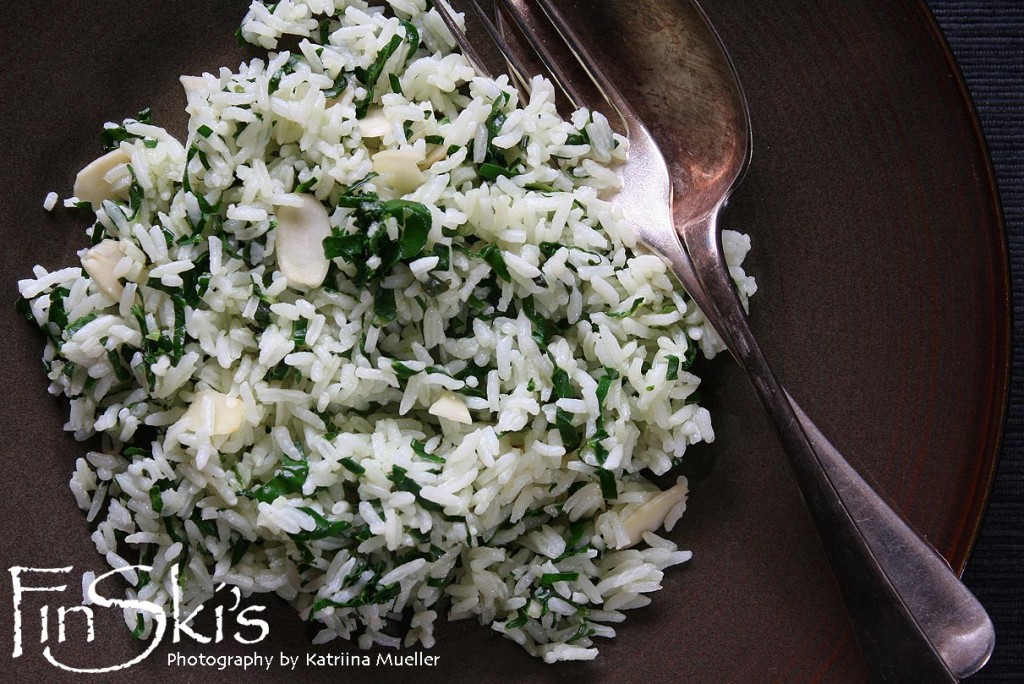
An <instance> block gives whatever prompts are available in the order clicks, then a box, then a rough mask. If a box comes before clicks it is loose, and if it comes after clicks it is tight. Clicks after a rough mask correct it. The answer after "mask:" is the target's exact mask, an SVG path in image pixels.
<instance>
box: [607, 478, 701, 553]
mask: <svg viewBox="0 0 1024 684" xmlns="http://www.w3.org/2000/svg"><path fill="white" fill-rule="evenodd" d="M688 491H689V490H688V488H687V486H686V483H685V482H680V483H679V484H677V485H676V486H675V487H672V488H670V489H666V490H665V491H663V492H662V493H660V494H658V495H657V496H655V497H654V498H653V499H651V500H650V501H648V502H647V503H645V504H643V505H642V506H640V508H638V509H636V510H635V511H633V513H632V514H631V515H630V516H629V517H628V518H626V522H625V523H624V526H625V528H626V533H627V534H628V535H629V542H628V543H627V544H626V545H625V546H623V547H621V548H626V549H628V548H629V547H631V546H635V545H637V544H639V543H640V541H641V540H643V538H644V532H654V531H655V530H656V529H658V528H659V527H661V526H662V525H663V524H664V523H665V516H667V515H668V512H669V511H671V510H672V509H673V508H674V507H675V505H676V504H678V503H679V502H680V501H683V500H685V499H686V494H687V492H688Z"/></svg>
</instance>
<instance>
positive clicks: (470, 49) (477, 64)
mask: <svg viewBox="0 0 1024 684" xmlns="http://www.w3.org/2000/svg"><path fill="white" fill-rule="evenodd" d="M467 3H468V4H469V6H470V7H472V9H473V12H474V14H475V15H476V18H477V20H478V21H479V22H480V25H481V26H482V27H483V29H484V31H485V32H486V33H487V35H488V37H489V38H490V39H491V42H493V43H494V45H495V47H497V48H498V52H500V53H501V56H502V58H503V59H504V60H505V65H506V67H507V71H508V72H509V76H510V77H511V78H512V84H513V85H514V86H515V87H516V88H517V89H518V90H519V92H520V94H521V95H523V96H527V95H529V92H530V89H529V85H530V81H529V77H528V74H529V71H530V70H529V67H527V65H526V62H525V60H524V59H523V58H522V56H521V55H520V53H519V52H518V51H517V50H516V49H514V48H513V47H512V46H511V45H509V43H508V42H507V41H506V40H505V38H504V30H503V27H500V26H498V25H496V24H495V22H494V20H493V19H492V18H491V16H490V15H488V13H487V12H486V11H485V10H484V8H483V7H481V6H480V3H479V2H478V0H467ZM434 6H435V8H436V9H437V12H438V14H440V15H441V19H442V20H443V21H444V23H445V26H447V27H448V30H449V31H451V34H452V36H453V37H454V38H455V42H456V43H457V44H458V46H459V49H460V50H461V51H462V54H463V55H465V56H466V59H468V60H469V63H470V64H471V65H472V66H473V68H474V69H475V70H476V72H477V73H479V74H480V75H482V76H486V77H488V78H494V76H495V74H494V73H493V71H492V69H491V68H490V67H489V66H488V64H487V60H486V59H485V58H484V57H483V55H482V53H481V52H480V51H479V50H477V49H476V47H475V46H474V44H473V41H471V40H470V39H469V37H468V36H467V35H466V32H465V31H464V30H463V29H462V28H461V27H460V26H459V25H458V22H457V21H456V19H455V10H454V9H453V8H452V7H451V5H450V4H449V3H448V1H447V0H438V2H436V3H435V5H434Z"/></svg>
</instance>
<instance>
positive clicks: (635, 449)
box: [19, 0, 754, 662]
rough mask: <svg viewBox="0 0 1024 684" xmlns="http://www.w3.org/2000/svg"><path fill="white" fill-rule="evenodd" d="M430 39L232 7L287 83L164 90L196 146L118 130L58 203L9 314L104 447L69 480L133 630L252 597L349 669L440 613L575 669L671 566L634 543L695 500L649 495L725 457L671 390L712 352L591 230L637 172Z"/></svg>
mask: <svg viewBox="0 0 1024 684" xmlns="http://www.w3.org/2000/svg"><path fill="white" fill-rule="evenodd" d="M427 6H428V3H427V2H426V1H425V0H390V1H389V2H388V3H387V5H386V6H384V7H372V6H368V5H367V4H366V3H364V2H361V1H359V0H333V1H332V0H306V1H304V2H299V1H296V2H291V1H289V0H284V1H282V2H279V3H276V4H275V5H273V6H265V5H264V4H261V3H258V2H257V3H253V5H252V7H251V9H250V11H249V13H248V15H247V16H246V18H245V21H244V23H243V25H242V29H241V31H240V36H242V37H244V39H245V40H248V41H249V42H252V43H254V44H258V45H260V46H262V47H265V48H268V49H275V48H276V47H277V43H278V39H279V38H281V37H282V36H284V35H286V34H287V35H291V36H298V37H300V38H301V44H300V46H299V49H298V51H295V52H277V53H274V52H271V53H270V54H269V56H268V57H267V58H266V59H253V60H252V61H250V62H248V63H246V64H242V65H241V66H240V67H239V68H238V69H237V70H236V71H231V70H228V69H222V70H221V71H220V72H219V73H217V74H204V75H203V76H200V77H183V78H182V83H183V85H184V88H185V92H186V94H187V100H188V113H189V115H190V123H189V129H188V139H187V141H186V142H185V143H184V144H182V143H181V142H179V141H178V140H175V139H174V138H173V137H172V136H171V135H170V134H168V133H167V132H166V131H165V130H163V129H161V128H159V127H157V126H155V125H153V124H152V123H151V122H150V121H149V117H148V113H146V112H143V113H141V114H140V115H139V116H138V117H136V118H135V119H130V120H127V121H125V122H124V123H123V124H120V125H114V124H109V125H108V126H107V128H106V129H105V130H104V132H103V140H104V142H105V145H106V149H107V153H106V154H105V156H104V157H102V158H101V159H100V160H99V161H98V162H97V163H96V164H95V165H93V167H92V170H91V171H88V173H87V172H86V171H83V174H84V175H85V179H84V180H83V177H82V176H81V175H80V177H79V183H80V186H81V190H79V185H76V193H77V194H78V196H76V197H73V198H71V199H69V200H67V201H66V202H65V204H67V205H74V204H78V205H80V206H84V205H83V204H82V203H83V201H89V202H91V210H90V211H89V214H88V215H89V216H90V217H91V216H93V213H94V215H95V222H94V224H93V225H92V226H91V227H90V228H89V229H88V231H87V233H88V235H89V236H90V238H91V242H92V246H91V247H90V248H88V249H83V250H82V252H81V254H80V256H81V259H82V265H81V266H73V267H68V268H64V269H61V270H57V271H54V272H47V271H46V270H44V269H43V268H42V267H38V266H37V267H36V268H35V271H34V277H33V278H30V279H26V280H23V281H21V282H20V283H19V286H20V291H21V295H22V299H21V300H20V301H19V306H20V308H21V309H22V311H23V313H25V315H26V316H27V317H28V318H29V319H30V320H32V321H33V322H34V323H36V324H37V325H38V326H39V327H40V328H41V329H42V331H43V332H44V333H45V335H46V336H47V338H48V340H47V344H46V348H45V353H44V362H45V366H46V368H47V370H48V375H49V378H50V380H51V381H52V384H51V385H50V391H51V392H52V393H54V394H63V395H65V396H66V397H68V399H69V400H70V420H69V421H68V423H67V425H66V426H65V429H67V430H70V431H73V432H74V434H75V436H76V437H77V438H79V439H83V440H84V439H87V438H90V437H92V436H93V435H96V434H99V435H101V437H102V445H103V446H102V451H96V452H91V453H89V454H88V455H87V456H86V457H84V458H80V459H79V460H78V462H77V463H76V467H75V472H74V475H73V478H72V480H71V489H72V491H73V493H74V496H75V497H76V498H77V501H78V504H79V505H80V506H81V507H82V508H83V509H84V510H85V511H87V515H88V519H89V520H90V521H92V522H93V523H94V524H95V532H94V534H93V539H94V541H95V544H96V548H97V550H98V551H99V552H100V553H101V554H103V555H105V557H106V559H107V561H108V562H109V563H110V565H111V566H112V567H115V568H117V567H124V566H126V565H129V564H131V563H134V562H141V563H142V564H143V565H146V566H150V567H151V570H150V571H148V572H144V573H136V572H134V571H132V572H127V573H126V577H127V579H128V581H129V584H130V585H131V586H129V588H128V590H127V596H128V597H129V598H133V599H139V600H146V601H151V602H154V603H156V604H158V605H164V606H166V605H169V603H170V597H171V592H172V589H173V584H174V583H175V582H177V585H178V587H179V591H181V592H182V596H183V608H182V614H188V612H190V611H191V610H192V609H194V608H195V607H196V606H198V605H199V604H200V603H201V602H202V601H204V600H206V599H208V598H209V597H210V596H211V595H212V594H213V592H214V589H215V588H216V587H217V586H219V585H220V584H221V583H225V584H226V585H228V586H237V587H239V588H240V589H241V590H242V591H243V592H244V593H245V594H246V595H248V594H250V593H252V592H274V593H276V594H278V595H279V596H281V597H282V598H284V599H285V600H287V601H289V602H290V603H291V604H292V605H293V606H294V607H295V609H296V610H297V611H299V612H300V613H301V615H302V616H303V617H305V618H308V619H310V620H316V621H318V622H319V623H320V624H321V625H322V631H320V632H319V635H318V636H317V637H316V641H317V642H318V643H322V642H326V641H329V640H331V639H334V638H337V637H341V638H344V639H353V640H357V641H358V644H359V645H360V646H361V647H363V648H369V647H371V646H373V645H378V644H379V645H383V646H389V647H398V646H400V645H402V644H404V645H406V646H410V645H414V644H417V643H419V644H422V645H423V646H425V647H429V646H431V645H432V644H433V643H434V636H433V630H434V624H435V622H436V620H437V618H438V615H439V613H442V612H446V613H447V615H448V617H449V618H450V619H458V618H466V617H474V618H476V619H477V620H479V621H480V623H482V624H485V625H490V627H491V628H492V629H494V630H496V631H498V632H501V633H503V634H505V635H506V636H507V637H508V638H510V639H512V640H514V641H516V642H517V643H519V644H521V645H522V646H523V647H524V648H525V649H526V650H527V651H528V652H529V653H531V654H534V655H537V656H541V657H543V658H544V660H546V661H548V662H553V661H557V660H574V659H591V658H594V657H595V656H596V655H597V649H596V647H595V637H611V636H614V634H615V629H614V627H613V625H614V624H615V623H618V622H621V621H622V620H623V619H624V614H623V611H625V610H627V609H631V608H637V607H640V606H643V605H645V604H647V603H648V602H649V598H648V597H647V596H646V594H648V593H650V592H653V591H655V590H657V589H659V588H660V587H661V581H662V577H663V572H664V570H665V569H666V568H667V567H669V566H672V565H676V564H679V563H682V562H684V561H686V560H687V559H689V558H690V553H689V552H688V551H683V550H679V549H678V548H677V547H676V545H675V544H674V543H672V542H671V541H668V540H666V539H664V538H663V537H661V536H658V535H656V534H654V533H653V531H652V530H653V528H654V527H660V525H661V523H662V521H663V522H664V528H665V529H668V530H671V529H672V526H673V524H674V523H675V522H676V520H677V519H678V518H679V516H680V515H681V514H682V513H683V510H684V508H685V493H686V492H685V487H686V484H685V480H684V479H683V478H679V483H678V484H677V486H676V487H674V488H673V489H672V490H670V494H669V495H662V496H660V497H659V498H656V497H658V495H659V494H660V492H659V490H658V489H657V488H656V487H655V486H654V485H653V484H651V483H650V482H649V481H647V480H646V479H645V478H644V477H642V476H641V475H640V474H639V473H640V471H641V470H642V469H649V470H650V471H652V472H653V473H656V474H663V473H665V472H667V471H669V469H671V468H672V467H673V465H675V464H678V463H679V461H680V459H682V458H683V457H684V453H685V451H686V449H687V447H688V446H689V445H691V444H694V443H696V442H701V441H711V440H712V439H713V438H714V433H713V430H712V426H711V422H710V419H709V415H708V412H707V410H706V409H704V408H702V407H700V406H699V405H698V404H697V403H696V402H695V398H694V393H695V391H696V390H697V387H698V385H699V379H698V378H697V377H695V376H694V375H693V374H691V373H690V372H689V370H688V369H689V367H690V364H691V362H692V361H693V359H694V356H695V355H696V353H697V352H698V350H699V351H700V352H701V353H702V354H704V355H705V356H712V355H714V353H715V352H716V351H718V350H719V349H720V347H721V343H720V341H719V340H718V338H717V337H716V336H715V335H714V333H713V331H711V330H710V329H709V328H708V326H707V325H706V323H705V321H704V319H703V317H702V316H701V314H700V313H699V312H698V311H697V310H696V308H695V307H694V305H693V304H692V302H691V301H690V300H689V298H688V297H686V295H685V294H684V292H683V291H682V290H681V289H680V288H678V287H677V286H676V284H675V282H674V281H673V279H672V278H671V277H670V275H669V273H667V271H666V267H665V265H664V264H663V262H662V261H661V260H660V259H659V258H658V257H656V256H654V255H651V254H648V253H645V252H644V251H643V250H641V249H637V245H636V240H635V238H634V236H633V235H632V234H631V232H630V230H629V228H628V226H627V225H626V224H625V223H624V222H623V220H622V218H621V216H620V215H619V214H617V212H616V211H615V210H614V209H613V208H612V206H611V205H610V204H609V203H608V201H607V198H608V197H610V196H611V195H612V194H614V191H615V190H616V189H617V187H618V182H619V181H618V178H617V176H616V173H615V171H614V166H615V165H616V164H617V163H619V162H621V161H622V160H623V159H624V158H625V156H626V154H627V145H626V141H625V140H624V139H623V138H622V137H620V136H618V135H617V134H613V132H612V130H611V128H610V127H609V125H608V123H607V121H605V120H604V119H603V118H602V117H601V116H600V115H597V114H590V113H589V112H586V111H580V112H576V113H575V114H574V115H573V116H572V117H571V120H569V121H565V120H563V119H562V118H560V117H559V115H558V113H557V111H556V110H555V105H554V93H553V89H552V86H551V84H550V83H548V82H547V81H545V80H543V79H540V78H537V79H534V81H533V83H532V93H531V95H530V96H529V98H528V100H525V101H523V100H521V99H520V97H519V95H518V94H517V92H516V90H515V89H514V88H513V87H511V86H510V85H509V83H508V81H507V79H506V78H505V77H502V78H500V79H498V80H497V81H493V80H489V79H484V78H480V77H477V76H476V75H475V74H474V72H473V70H472V68H471V67H470V66H469V65H468V63H467V61H466V60H465V59H464V58H463V57H462V56H461V55H460V54H458V53H456V52H454V51H453V50H454V41H453V39H452V37H451V35H450V34H449V33H448V31H447V30H446V29H445V27H444V25H443V24H442V22H441V19H440V17H439V16H438V15H437V13H436V11H435V10H433V9H427ZM90 194H91V199H90V198H89V197H83V196H82V195H90ZM54 201H55V198H53V197H49V198H48V199H47V204H48V205H49V207H52V206H53V203H54ZM318 231H319V232H318ZM726 246H727V254H728V256H729V260H730V265H731V266H732V268H733V272H734V275H735V277H736V280H737V282H738V284H739V285H740V288H741V290H742V291H743V293H744V294H749V293H752V292H753V290H754V283H753V280H752V279H750V278H748V277H747V276H745V275H744V273H743V271H742V268H741V266H740V264H741V262H742V259H743V256H744V255H745V253H746V251H747V249H748V248H749V242H748V240H747V239H746V238H745V237H744V236H741V235H738V234H735V233H727V234H726ZM652 516H653V518H652ZM648 519H653V524H649V525H645V523H644V521H645V520H648ZM648 528H650V529H648ZM403 616H404V619H405V621H404V622H402V619H403ZM125 618H126V622H127V624H128V625H129V627H130V628H131V629H132V630H134V633H135V634H136V635H137V636H139V637H142V638H145V637H146V636H148V634H149V633H150V630H151V628H152V624H151V620H150V616H149V614H146V613H138V614H136V613H134V612H132V611H130V610H129V611H127V612H126V615H125ZM399 624H401V625H402V626H403V627H405V631H404V633H401V632H402V629H401V628H400V627H399Z"/></svg>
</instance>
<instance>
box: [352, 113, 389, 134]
mask: <svg viewBox="0 0 1024 684" xmlns="http://www.w3.org/2000/svg"><path fill="white" fill-rule="evenodd" d="M390 132H391V122H390V121H388V118H387V117H386V116H384V108H383V107H370V108H369V109H368V110H366V116H364V117H363V118H362V119H359V133H360V135H362V136H363V137H364V138H383V137H384V136H385V135H387V134H388V133H390Z"/></svg>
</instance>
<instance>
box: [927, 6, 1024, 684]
mask: <svg viewBox="0 0 1024 684" xmlns="http://www.w3.org/2000/svg"><path fill="white" fill-rule="evenodd" d="M928 5H929V6H930V7H931V8H932V11H933V12H934V13H935V17H936V19H938V22H939V24H940V25H941V26H942V29H943V31H944V32H945V34H946V39H947V41H948V42H949V46H950V48H952V50H953V54H954V55H955V56H956V59H957V61H958V62H959V64H960V68H961V71H962V72H963V76H964V79H965V80H966V81H967V87H968V88H969V89H970V91H971V95H972V97H973V98H974V103H975V106H976V107H977V111H978V115H979V118H980V119H981V124H982V127H983V128H984V131H985V137H986V139H987V140H988V145H989V151H990V153H991V156H992V164H993V166H994V167H995V172H996V177H997V179H998V181H999V190H1000V194H1001V196H1002V200H1003V211H1004V215H1005V219H1006V232H1007V239H1008V241H1009V246H1010V267H1011V271H1012V277H1013V291H1014V301H1013V315H1014V321H1015V324H1014V334H1013V344H1014V349H1015V351H1014V356H1013V371H1012V372H1013V381H1012V385H1011V389H1010V405H1009V412H1008V414H1007V418H1006V432H1005V437H1004V440H1003V455H1002V459H1001V461H1000V465H999V471H998V474H997V475H996V481H995V486H994V489H993V490H992V497H991V500H990V502H989V507H988V511H987V513H986V515H985V522H984V525H983V527H982V530H981V536H980V538H979V539H978V542H977V545H976V547H975V550H974V553H973V555H972V556H971V561H970V563H969V564H968V566H967V570H966V572H965V573H964V578H965V579H966V581H967V583H968V585H969V586H970V587H971V588H972V589H973V590H974V592H975V593H976V594H977V595H978V597H979V598H980V599H981V601H982V603H984V604H985V606H986V607H987V608H988V610H989V612H990V613H991V615H992V619H993V621H994V622H995V625H996V633H997V639H998V644H997V647H996V652H995V654H994V656H993V658H992V661H991V662H990V663H989V664H988V666H987V667H986V668H985V669H984V670H982V671H981V672H980V673H979V674H978V675H976V676H975V677H973V678H972V679H971V681H972V682H975V681H976V682H1010V681H1013V682H1019V681H1021V680H1022V678H1024V335H1022V327H1021V323H1022V321H1024V2H1021V0H928Z"/></svg>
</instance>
